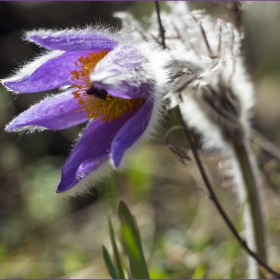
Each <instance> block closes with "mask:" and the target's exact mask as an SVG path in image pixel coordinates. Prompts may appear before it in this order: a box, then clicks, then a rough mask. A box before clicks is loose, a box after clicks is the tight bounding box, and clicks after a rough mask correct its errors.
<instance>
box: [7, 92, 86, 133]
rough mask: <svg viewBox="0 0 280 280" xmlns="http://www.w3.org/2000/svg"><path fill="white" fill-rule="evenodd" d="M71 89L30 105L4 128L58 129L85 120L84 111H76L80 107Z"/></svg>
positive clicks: (8, 129) (9, 129)
mask: <svg viewBox="0 0 280 280" xmlns="http://www.w3.org/2000/svg"><path fill="white" fill-rule="evenodd" d="M72 91H73V90H70V91H67V92H64V93H62V94H58V95H55V96H53V97H51V98H48V99H45V100H43V101H41V102H40V103H38V104H36V105H33V106H31V107H30V108H29V109H28V110H26V111H24V112H23V113H21V114H20V115H19V116H17V117H16V118H15V119H14V120H13V121H12V122H10V123H9V124H8V126H7V127H6V130H7V131H11V130H15V129H19V128H22V127H26V126H39V127H44V128H48V129H51V130H60V129H65V128H69V127H71V126H74V125H77V124H79V123H83V122H85V121H87V120H88V119H87V118H86V113H85V112H84V111H81V112H76V110H79V109H81V106H80V105H79V104H78V103H77V100H76V99H74V97H73V95H72V94H71V92H72Z"/></svg>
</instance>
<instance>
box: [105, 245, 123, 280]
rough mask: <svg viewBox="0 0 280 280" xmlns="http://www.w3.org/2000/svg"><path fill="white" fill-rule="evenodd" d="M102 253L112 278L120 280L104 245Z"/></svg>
mask: <svg viewBox="0 0 280 280" xmlns="http://www.w3.org/2000/svg"><path fill="white" fill-rule="evenodd" d="M102 253H103V259H104V261H105V264H106V267H107V269H108V272H109V274H110V275H111V277H112V278H113V279H119V274H118V271H117V270H116V268H115V267H114V265H113V262H112V260H111V257H110V254H109V252H108V250H107V248H106V247H105V246H104V245H103V246H102Z"/></svg>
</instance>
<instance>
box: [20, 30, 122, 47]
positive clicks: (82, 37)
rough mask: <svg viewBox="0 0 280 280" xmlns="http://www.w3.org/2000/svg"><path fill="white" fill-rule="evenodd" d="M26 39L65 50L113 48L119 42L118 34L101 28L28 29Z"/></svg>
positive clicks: (43, 45)
mask: <svg viewBox="0 0 280 280" xmlns="http://www.w3.org/2000/svg"><path fill="white" fill-rule="evenodd" d="M25 39H26V40H27V41H31V42H34V43H36V44H38V45H40V46H42V47H44V48H46V49H50V50H64V51H77V50H79V51H85V50H112V49H114V48H115V47H116V46H117V44H118V40H117V39H116V36H114V35H113V34H111V33H109V32H106V31H104V30H103V31H102V30H101V29H100V28H86V29H65V30H60V31H55V30H44V29H40V30H34V31H28V32H27V33H26V35H25Z"/></svg>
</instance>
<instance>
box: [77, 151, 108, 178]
mask: <svg viewBox="0 0 280 280" xmlns="http://www.w3.org/2000/svg"><path fill="white" fill-rule="evenodd" d="M108 160H109V153H108V154H106V155H104V156H101V157H97V158H90V159H87V160H85V161H84V162H83V163H82V164H81V165H80V166H79V168H78V170H77V172H76V178H77V180H79V181H81V180H83V179H85V178H86V177H87V176H88V175H90V174H91V173H92V172H94V171H96V169H97V168H98V167H100V166H101V165H102V164H103V163H105V162H107V161H108Z"/></svg>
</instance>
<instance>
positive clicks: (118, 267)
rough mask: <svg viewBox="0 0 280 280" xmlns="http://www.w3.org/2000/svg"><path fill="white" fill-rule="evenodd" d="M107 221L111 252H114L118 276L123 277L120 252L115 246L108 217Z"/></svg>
mask: <svg viewBox="0 0 280 280" xmlns="http://www.w3.org/2000/svg"><path fill="white" fill-rule="evenodd" d="M108 221H109V231H110V239H111V244H112V247H113V252H114V256H115V260H116V264H117V269H118V272H119V276H120V279H125V275H124V269H123V266H122V262H121V258H120V253H119V251H118V247H117V244H116V240H115V233H114V229H113V226H112V223H111V220H110V218H109V219H108Z"/></svg>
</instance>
